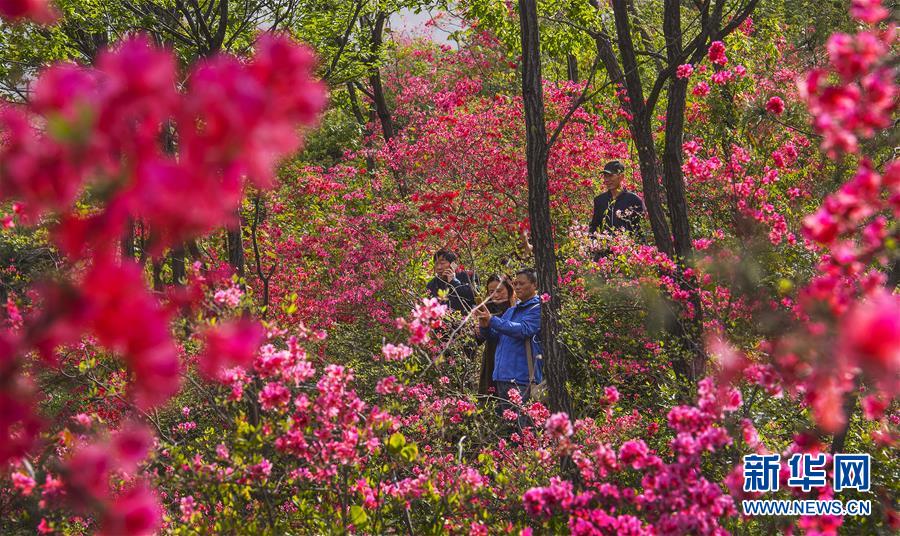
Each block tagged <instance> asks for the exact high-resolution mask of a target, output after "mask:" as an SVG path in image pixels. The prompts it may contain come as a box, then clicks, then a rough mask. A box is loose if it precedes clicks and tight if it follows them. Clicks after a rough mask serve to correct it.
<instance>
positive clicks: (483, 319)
mask: <svg viewBox="0 0 900 536" xmlns="http://www.w3.org/2000/svg"><path fill="white" fill-rule="evenodd" d="M473 314H474V315H475V318H477V319H478V325H479V326H481V327H483V328H486V327H488V326H490V325H491V312H490V311H488V310H487V309H485V308H484V306H481V307H478V308H477V309H475V311H474V313H473Z"/></svg>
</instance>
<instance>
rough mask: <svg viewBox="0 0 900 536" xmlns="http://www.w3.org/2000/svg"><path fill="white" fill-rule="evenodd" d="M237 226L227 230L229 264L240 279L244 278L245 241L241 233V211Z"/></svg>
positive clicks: (239, 210) (238, 215)
mask: <svg viewBox="0 0 900 536" xmlns="http://www.w3.org/2000/svg"><path fill="white" fill-rule="evenodd" d="M236 212H237V214H236V217H237V222H238V223H237V224H236V225H237V226H236V227H232V228H229V229H226V230H225V237H226V238H227V244H228V264H229V265H231V267H232V268H233V269H234V271H235V273H236V274H237V275H238V277H244V239H243V233H242V232H241V227H242V223H241V209H240V208H239V209H237V211H236Z"/></svg>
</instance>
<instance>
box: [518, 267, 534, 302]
mask: <svg viewBox="0 0 900 536" xmlns="http://www.w3.org/2000/svg"><path fill="white" fill-rule="evenodd" d="M512 286H513V290H514V291H515V292H516V297H518V298H519V299H520V300H522V301H527V300H530V299H531V298H534V296H535V294H537V285H535V284H534V283H532V282H531V280H530V279H528V278H527V277H526V276H525V274H519V275H517V276H516V278H515V279H513V281H512Z"/></svg>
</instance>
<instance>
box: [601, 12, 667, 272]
mask: <svg viewBox="0 0 900 536" xmlns="http://www.w3.org/2000/svg"><path fill="white" fill-rule="evenodd" d="M626 23H627V21H626ZM629 39H630V37H629ZM594 43H595V45H596V47H597V55H598V56H599V57H600V61H602V62H603V66H604V67H605V68H606V72H607V73H609V76H610V78H611V79H612V80H613V81H615V82H616V83H617V84H621V85H623V86H624V87H625V88H626V93H627V98H626V96H625V95H620V96H619V99H620V103H621V104H622V107H624V108H626V109H627V110H629V112H630V113H631V119H630V120H629V121H628V129H629V131H630V132H631V138H632V139H633V140H634V145H635V148H636V149H637V153H638V164H639V166H640V168H641V188H642V190H643V194H644V205H645V206H646V207H647V216H648V217H649V219H650V229H651V230H652V231H653V241H654V243H655V244H656V247H657V249H659V250H660V251H662V252H664V253H666V254H668V255H671V254H672V253H673V251H674V249H673V247H672V234H671V232H670V231H669V224H668V222H667V221H666V215H665V212H664V211H663V204H662V196H661V194H660V185H659V161H658V160H657V158H656V147H655V145H654V143H653V131H652V130H651V128H650V122H649V120H647V118H646V107H645V105H644V94H643V90H642V89H641V83H640V78H637V79H636V80H631V82H630V83H629V82H628V81H627V80H626V76H625V73H623V72H622V68H621V67H619V60H618V58H617V57H616V53H615V50H613V46H612V42H611V41H610V39H609V36H606V35H604V34H597V35H596V36H595V38H594ZM632 62H633V63H634V65H633V67H634V66H636V65H637V63H636V61H634V60H633V59H632ZM626 69H627V67H626Z"/></svg>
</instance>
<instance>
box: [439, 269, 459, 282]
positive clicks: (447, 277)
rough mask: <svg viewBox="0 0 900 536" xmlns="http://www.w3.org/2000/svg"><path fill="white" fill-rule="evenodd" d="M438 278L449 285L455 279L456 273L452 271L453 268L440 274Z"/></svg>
mask: <svg viewBox="0 0 900 536" xmlns="http://www.w3.org/2000/svg"><path fill="white" fill-rule="evenodd" d="M440 278H441V279H443V280H444V281H446V282H448V283H449V282H451V281H453V280H454V279H455V278H456V272H454V271H453V268H447V269H446V270H444V271H443V272H441V274H440Z"/></svg>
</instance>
